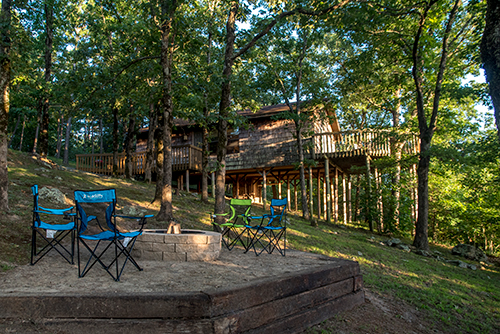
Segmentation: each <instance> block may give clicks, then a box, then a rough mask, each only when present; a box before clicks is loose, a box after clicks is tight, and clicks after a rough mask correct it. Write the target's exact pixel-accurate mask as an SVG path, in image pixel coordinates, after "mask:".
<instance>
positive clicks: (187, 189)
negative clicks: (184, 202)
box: [186, 169, 189, 192]
mask: <svg viewBox="0 0 500 334" xmlns="http://www.w3.org/2000/svg"><path fill="white" fill-rule="evenodd" d="M186 191H187V192H189V169H186Z"/></svg>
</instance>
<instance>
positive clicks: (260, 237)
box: [245, 198, 287, 256]
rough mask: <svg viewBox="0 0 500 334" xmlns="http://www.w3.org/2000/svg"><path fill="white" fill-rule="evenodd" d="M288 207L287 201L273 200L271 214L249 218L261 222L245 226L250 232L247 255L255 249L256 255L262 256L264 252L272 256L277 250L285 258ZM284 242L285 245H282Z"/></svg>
mask: <svg viewBox="0 0 500 334" xmlns="http://www.w3.org/2000/svg"><path fill="white" fill-rule="evenodd" d="M286 206H287V199H286V198H284V199H274V198H273V199H272V200H271V213H270V214H266V215H263V216H250V217H247V218H248V219H247V220H248V221H249V222H250V223H251V221H252V220H255V221H259V223H258V224H255V225H252V224H247V225H245V227H246V230H247V232H248V238H249V242H248V245H247V248H246V250H245V253H246V252H248V251H249V250H250V249H253V250H254V252H255V255H257V256H258V255H260V254H261V253H262V252H263V251H267V252H268V253H269V254H271V253H272V252H273V251H274V250H275V249H276V250H278V252H279V253H280V254H281V255H283V256H285V251H286ZM281 240H283V245H281Z"/></svg>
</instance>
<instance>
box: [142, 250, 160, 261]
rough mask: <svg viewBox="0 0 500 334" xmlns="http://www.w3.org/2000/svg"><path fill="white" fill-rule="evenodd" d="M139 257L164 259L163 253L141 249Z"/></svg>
mask: <svg viewBox="0 0 500 334" xmlns="http://www.w3.org/2000/svg"><path fill="white" fill-rule="evenodd" d="M138 258H140V259H141V260H146V261H162V259H163V255H162V253H158V252H151V251H141V256H140V257H138Z"/></svg>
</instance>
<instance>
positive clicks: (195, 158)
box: [76, 130, 419, 175]
mask: <svg viewBox="0 0 500 334" xmlns="http://www.w3.org/2000/svg"><path fill="white" fill-rule="evenodd" d="M394 141H397V142H399V143H400V145H401V146H402V153H403V154H417V153H418V152H419V138H418V136H417V135H416V134H412V133H404V134H399V135H397V136H396V135H395V134H394V132H392V131H390V130H359V131H342V132H328V133H320V134H315V135H313V136H312V137H310V138H307V139H305V140H304V143H305V144H306V146H309V149H306V151H307V154H306V155H307V158H309V159H313V160H320V161H322V160H323V159H325V157H326V158H329V159H331V161H332V162H334V163H335V164H337V165H338V166H340V167H341V168H345V169H346V170H347V169H348V167H349V166H353V165H362V164H364V163H365V160H366V157H368V156H369V157H371V158H380V157H386V156H391V155H394V154H395V152H394V151H395V149H394V147H395V145H393V142H394ZM292 144H293V145H294V143H292ZM244 154H245V152H241V153H240V155H244ZM269 158H271V157H269ZM172 159H173V163H172V170H173V171H174V172H175V171H187V170H189V171H194V172H201V170H202V161H201V160H202V151H201V149H200V148H198V147H196V146H193V145H183V146H174V147H172ZM228 159H230V158H228ZM235 159H237V160H238V161H239V160H240V158H239V157H236V158H235ZM240 162H241V161H240ZM145 163H146V152H136V153H133V154H132V174H133V175H141V174H144V172H145ZM258 167H259V166H238V167H236V168H234V166H233V167H231V168H228V172H229V170H234V171H236V170H238V171H239V170H245V169H252V170H253V169H255V168H258ZM277 167H278V166H277ZM281 167H283V166H281ZM76 168H77V169H78V170H82V171H86V172H91V173H96V174H102V175H111V174H113V154H111V153H105V154H77V155H76ZM152 171H153V172H154V166H153V170H152ZM118 174H120V175H121V174H125V154H124V153H120V154H119V155H118Z"/></svg>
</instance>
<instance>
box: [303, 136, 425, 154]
mask: <svg viewBox="0 0 500 334" xmlns="http://www.w3.org/2000/svg"><path fill="white" fill-rule="evenodd" d="M394 139H395V134H394V133H393V132H392V131H390V130H360V131H342V132H330V133H320V134H315V135H314V136H313V137H312V138H311V140H312V141H313V152H312V155H313V159H315V160H316V159H321V158H324V157H325V156H326V157H328V158H349V157H356V156H370V157H387V156H391V155H394V153H395V152H394V148H393V145H391V141H393V140H394ZM396 139H397V141H398V142H400V143H401V144H402V145H403V151H402V153H404V154H417V153H418V152H419V139H418V136H417V135H416V134H411V133H405V134H400V135H398V136H397V138H396Z"/></svg>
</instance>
